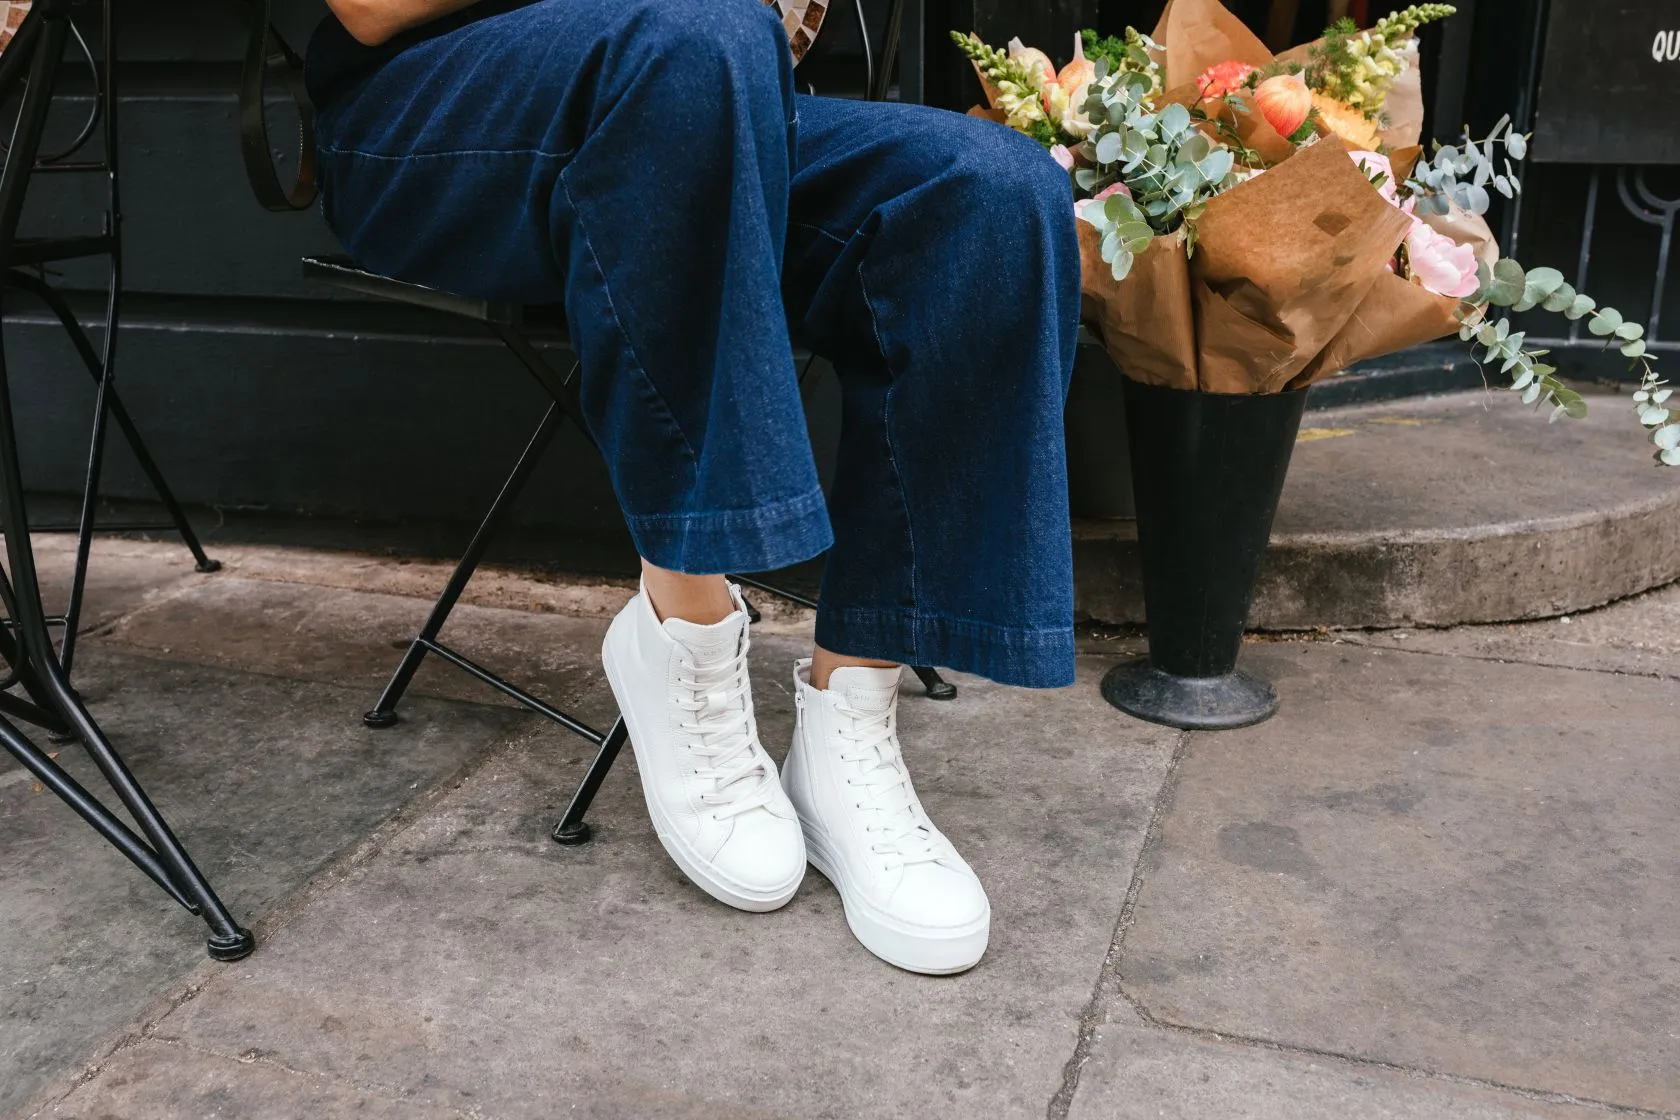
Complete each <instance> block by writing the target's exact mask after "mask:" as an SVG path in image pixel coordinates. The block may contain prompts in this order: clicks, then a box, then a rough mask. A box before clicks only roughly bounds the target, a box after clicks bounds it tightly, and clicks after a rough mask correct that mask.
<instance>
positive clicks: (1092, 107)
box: [1074, 63, 1236, 280]
mask: <svg viewBox="0 0 1680 1120" xmlns="http://www.w3.org/2000/svg"><path fill="white" fill-rule="evenodd" d="M1150 93H1151V84H1150V77H1149V76H1148V75H1145V74H1139V73H1135V72H1119V73H1110V72H1108V71H1107V67H1106V63H1098V64H1097V77H1096V79H1095V80H1094V81H1093V82H1092V83H1091V91H1090V97H1089V99H1088V100H1087V102H1086V104H1085V111H1086V114H1087V115H1088V116H1089V117H1090V119H1091V120H1092V121H1093V122H1095V123H1096V125H1097V128H1096V131H1095V132H1093V133H1092V135H1091V136H1090V138H1089V139H1087V140H1086V141H1084V142H1083V143H1082V144H1081V145H1080V146H1079V155H1080V156H1081V162H1082V163H1084V164H1086V165H1087V166H1081V167H1079V168H1078V169H1077V170H1075V171H1074V186H1075V188H1076V193H1078V194H1080V195H1081V196H1082V197H1088V196H1090V195H1094V194H1097V193H1098V192H1100V191H1102V190H1104V189H1105V188H1107V187H1109V186H1112V185H1113V184H1115V183H1123V184H1125V186H1126V188H1127V189H1128V190H1129V191H1130V192H1131V197H1129V198H1128V197H1126V196H1125V195H1123V194H1114V195H1110V196H1109V197H1108V198H1106V199H1103V200H1101V202H1091V203H1088V204H1086V205H1085V206H1083V207H1082V208H1081V210H1080V218H1081V219H1082V220H1084V221H1086V222H1089V223H1090V224H1091V225H1093V226H1095V227H1096V229H1097V231H1098V233H1099V234H1101V237H1102V259H1103V260H1104V261H1105V262H1107V263H1108V265H1109V267H1110V270H1111V272H1112V273H1113V276H1114V278H1115V279H1116V280H1121V279H1124V278H1125V276H1126V274H1127V273H1128V272H1129V271H1130V270H1131V267H1132V261H1133V260H1134V259H1135V257H1136V256H1137V254H1139V253H1141V252H1143V251H1144V250H1145V249H1147V248H1148V247H1149V244H1150V242H1151V241H1153V240H1154V238H1155V237H1157V236H1159V235H1162V234H1167V233H1172V232H1174V231H1175V230H1177V229H1179V228H1180V227H1188V228H1186V229H1185V236H1186V244H1187V247H1190V248H1193V247H1194V245H1195V230H1194V224H1193V223H1194V221H1195V219H1196V218H1197V217H1198V216H1199V215H1200V214H1201V212H1202V210H1203V208H1204V207H1206V205H1207V201H1208V199H1210V198H1212V197H1213V196H1214V195H1216V194H1218V193H1219V192H1220V191H1223V190H1227V189H1229V188H1230V187H1231V186H1232V185H1234V184H1235V182H1236V175H1235V171H1236V156H1235V154H1234V153H1233V152H1232V151H1231V149H1230V148H1228V147H1226V146H1225V145H1224V144H1221V143H1218V142H1217V141H1215V140H1212V139H1210V138H1209V137H1208V135H1207V134H1206V133H1204V132H1202V131H1201V130H1200V129H1199V128H1197V127H1196V122H1195V119H1194V118H1193V117H1192V116H1191V115H1190V110H1188V109H1186V108H1185V107H1184V106H1182V105H1168V106H1166V107H1165V108H1163V109H1161V110H1160V111H1159V112H1157V111H1155V109H1154V106H1153V102H1152V101H1151V100H1150Z"/></svg>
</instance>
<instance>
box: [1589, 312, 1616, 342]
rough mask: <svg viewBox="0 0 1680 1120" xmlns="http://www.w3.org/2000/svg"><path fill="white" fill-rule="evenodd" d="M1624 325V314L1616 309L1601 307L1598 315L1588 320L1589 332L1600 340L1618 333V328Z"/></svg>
mask: <svg viewBox="0 0 1680 1120" xmlns="http://www.w3.org/2000/svg"><path fill="white" fill-rule="evenodd" d="M1621 325H1622V313H1621V312H1620V311H1617V310H1616V309H1615V308H1614V307H1601V308H1599V309H1598V314H1596V315H1594V316H1593V317H1592V318H1591V319H1589V320H1587V330H1589V331H1591V332H1592V333H1593V334H1596V335H1598V336H1599V337H1600V338H1603V337H1605V336H1606V335H1612V334H1615V333H1616V328H1617V327H1619V326H1621Z"/></svg>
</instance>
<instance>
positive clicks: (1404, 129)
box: [1377, 39, 1423, 148]
mask: <svg viewBox="0 0 1680 1120" xmlns="http://www.w3.org/2000/svg"><path fill="white" fill-rule="evenodd" d="M1400 57H1401V58H1404V59H1405V60H1406V68H1405V69H1404V70H1402V71H1400V76H1399V77H1398V78H1395V79H1394V84H1393V85H1392V86H1390V87H1389V89H1388V96H1387V97H1385V98H1383V109H1382V122H1381V123H1382V128H1381V129H1379V130H1378V132H1377V135H1378V136H1381V137H1382V142H1383V143H1384V144H1387V145H1388V146H1389V147H1390V148H1409V147H1411V146H1413V145H1414V144H1416V143H1417V142H1418V141H1419V140H1421V139H1422V138H1423V74H1422V73H1421V72H1420V71H1419V70H1418V51H1417V41H1416V40H1415V39H1414V40H1413V41H1412V45H1411V46H1410V47H1408V48H1407V49H1406V50H1404V51H1402V52H1401V54H1400Z"/></svg>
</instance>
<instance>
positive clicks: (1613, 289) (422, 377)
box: [7, 0, 1675, 558]
mask: <svg viewBox="0 0 1680 1120" xmlns="http://www.w3.org/2000/svg"><path fill="white" fill-rule="evenodd" d="M1244 2H1248V0H1244ZM1539 3H1540V0H1481V2H1480V3H1479V4H1478V5H1477V6H1476V9H1475V10H1474V12H1473V13H1466V14H1467V15H1469V17H1470V18H1468V19H1462V20H1461V21H1460V23H1459V25H1458V26H1457V27H1456V28H1455V27H1453V26H1452V25H1451V24H1449V25H1448V29H1447V32H1446V33H1445V35H1443V33H1442V32H1440V31H1434V32H1432V33H1431V35H1430V37H1429V38H1428V39H1427V40H1426V43H1425V48H1426V50H1425V53H1426V78H1427V80H1428V81H1429V82H1431V83H1432V84H1433V85H1434V86H1435V87H1436V89H1437V99H1438V102H1439V104H1441V105H1442V106H1446V107H1449V108H1446V109H1444V110H1443V113H1442V115H1443V116H1446V115H1447V113H1448V112H1451V113H1452V115H1454V116H1459V117H1460V118H1461V119H1467V120H1469V121H1470V122H1471V123H1472V125H1474V126H1476V127H1479V128H1485V127H1486V126H1487V125H1488V124H1491V123H1492V121H1493V120H1494V119H1495V118H1496V117H1497V116H1498V115H1499V113H1500V112H1502V111H1505V110H1506V109H1508V108H1511V107H1514V106H1517V104H1518V100H1519V97H1520V95H1521V94H1522V93H1523V91H1524V90H1526V89H1528V88H1529V85H1530V81H1531V71H1530V70H1529V69H1528V67H1529V66H1530V58H1531V56H1530V54H1529V53H1528V45H1527V44H1528V42H1529V40H1528V39H1527V38H1525V36H1527V35H1529V34H1530V29H1532V28H1533V26H1534V21H1535V19H1536V18H1537V11H1538V7H1539ZM120 6H121V9H122V11H123V12H124V13H125V14H126V15H127V17H128V18H127V20H126V23H125V25H124V28H123V33H122V40H123V52H122V57H123V58H124V59H125V60H126V63H125V66H124V70H123V73H124V78H125V83H126V84H125V93H124V98H123V109H122V118H121V119H122V125H123V135H124V144H123V160H124V191H125V211H126V218H127V220H126V224H125V227H124V231H125V243H126V245H127V253H128V258H127V290H128V292H129V293H130V295H129V297H128V300H127V303H126V314H125V316H124V324H125V327H124V330H123V333H122V338H121V347H120V359H121V360H120V369H121V378H122V381H121V384H122V389H123V394H124V397H125V399H126V400H127V402H128V403H129V405H130V407H131V409H132V411H133V412H134V414H135V415H136V417H137V419H138V420H139V422H140V423H141V425H142V426H143V429H144V431H145V432H146V433H147V435H148V437H149V439H150V441H151V443H152V446H153V450H154V451H155V453H156V454H157V456H158V458H159V460H160V461H161V462H162V463H163V465H164V467H165V469H166V470H167V471H168V473H169V475H170V477H171V478H172V480H173V481H174V483H175V485H176V486H177V488H178V489H179V491H180V492H181V494H182V496H183V497H184V498H186V499H187V500H188V501H190V502H193V503H195V504H200V505H210V506H216V507H220V508H221V509H223V510H227V511H234V513H235V514H238V511H252V510H254V511H259V512H266V513H268V514H273V515H293V514H308V515H310V518H311V520H310V521H308V522H306V523H305V524H306V526H307V525H310V524H314V525H327V524H332V523H333V521H332V519H353V520H359V521H361V522H362V523H363V524H362V526H361V528H360V530H359V532H361V533H363V534H364V535H366V534H367V533H369V532H370V531H371V530H373V529H375V528H378V527H379V526H383V525H390V524H394V523H401V522H408V523H411V524H420V523H423V524H425V525H426V526H430V527H434V528H435V527H436V525H437V524H438V523H443V524H444V525H445V526H446V527H447V526H451V525H454V526H458V525H459V524H460V523H463V522H466V521H470V520H471V519H472V518H473V517H474V516H475V515H476V513H477V512H478V511H479V510H480V509H481V508H482V507H483V505H484V504H485V503H486V501H487V500H488V496H489V495H490V494H491V493H492V492H493V491H494V488H495V487H496V485H497V483H498V482H499V480H500V479H501V478H502V476H503V475H504V473H505V471H506V469H507V468H508V466H509V464H510V461H511V459H512V457H513V456H515V455H516V454H517V451H518V448H519V447H520V446H522V443H523V441H524V439H525V438H526V437H527V435H528V434H529V429H530V428H531V427H532V426H534V424H535V421H536V416H537V411H538V410H539V409H540V408H541V407H542V403H543V400H542V397H541V396H540V394H539V393H538V392H537V390H536V389H535V388H534V387H532V386H530V385H529V384H528V383H527V381H526V379H525V376H524V374H523V373H522V372H521V371H520V370H519V369H518V368H517V366H516V365H515V364H514V363H513V361H512V360H511V359H509V358H508V357H507V356H505V355H504V354H502V353H501V352H500V351H499V349H498V348H497V347H496V346H494V345H492V344H491V343H490V342H488V341H487V340H485V339H484V338H483V337H482V336H480V335H478V334H476V333H475V332H474V331H472V330H471V329H469V328H464V327H462V326H461V325H459V324H456V323H454V322H452V321H449V320H447V319H446V318H442V317H439V316H436V315H433V314H430V313H424V312H416V311H410V310H407V309H400V308H393V307H390V306H387V305H381V304H376V303H372V302H369V301H364V300H359V299H356V298H354V297H348V296H336V295H334V294H332V293H329V292H326V291H323V290H321V289H319V288H318V287H316V286H313V285H309V284H306V283H305V282H304V281H303V280H301V279H300V278H299V275H298V265H297V261H298V258H299V257H300V256H301V255H303V254H306V253H316V252H330V251H332V250H333V249H334V248H335V246H334V243H333V240H332V238H331V235H330V234H329V233H328V232H327V231H326V230H325V228H324V227H323V225H322V223H321V221H320V219H319V217H318V216H317V215H316V214H315V213H313V212H310V213H302V214H284V215H276V214H269V213H266V212H265V211H263V210H261V209H260V208H259V207H258V206H257V204H256V203H255V202H254V201H253V200H252V198H251V196H250V192H249V190H248V188H247V187H246V185H245V181H244V176H243V171H242V168H241V166H240V162H239V157H238V149H237V142H236V133H235V129H236V114H235V105H234V94H233V90H234V86H235V82H236V77H237V65H236V61H235V60H236V59H237V58H238V55H239V50H240V42H241V36H242V28H241V26H240V22H239V14H240V12H241V10H242V6H241V5H235V4H229V3H226V0H190V2H181V3H175V4H171V5H157V4H142V3H140V2H139V0H124V2H122V3H121V5H120ZM279 7H280V12H279V19H280V22H281V24H282V26H283V27H284V28H285V29H286V30H287V32H288V33H289V35H290V36H291V37H292V38H293V39H294V41H298V42H301V41H302V40H303V38H304V37H305V34H306V32H307V29H308V27H309V26H311V25H312V23H313V21H314V19H315V18H316V14H317V13H318V12H319V11H320V10H322V9H321V6H320V3H319V0H290V2H288V3H283V4H281V5H280V6H279ZM881 7H882V5H878V4H873V3H872V4H871V5H870V11H871V13H872V17H878V16H879V15H880V9H881ZM1238 7H1239V10H1241V11H1243V13H1244V14H1245V16H1246V17H1247V18H1249V19H1250V21H1251V22H1254V23H1256V24H1259V23H1260V21H1261V19H1263V18H1264V14H1265V6H1264V3H1263V0H1253V2H1251V3H1248V8H1255V9H1256V10H1255V11H1253V12H1251V11H1249V10H1248V8H1244V7H1242V6H1241V4H1239V5H1238ZM1379 7H1380V8H1383V10H1386V6H1384V5H1376V6H1374V7H1373V10H1376V8H1379ZM1159 8H1160V4H1159V3H1158V2H1157V0H1136V2H1128V3H1118V4H1116V3H1103V4H1101V5H1100V7H1099V5H1098V3H1097V0H1049V2H1044V3H1039V2H1035V3H1031V4H1028V3H1022V2H1021V0H931V2H930V3H929V4H928V7H927V11H926V17H925V20H924V22H923V23H922V25H921V26H922V32H923V34H924V38H925V65H924V66H923V67H921V70H922V74H923V76H924V77H925V80H926V90H927V94H928V99H929V100H930V101H934V102H936V103H944V104H948V105H954V106H958V107H960V106H962V105H965V104H967V103H968V102H969V101H970V100H971V99H972V97H973V88H972V75H971V74H970V73H967V72H965V70H964V69H963V67H962V66H960V65H958V64H956V63H955V61H954V52H953V51H951V50H949V48H948V47H947V45H946V44H945V42H944V34H945V30H946V29H947V28H949V27H975V28H977V29H979V30H980V31H981V32H982V34H984V35H986V36H987V37H988V38H990V39H992V40H994V41H997V42H1002V41H1003V40H1005V39H1007V38H1008V37H1009V36H1010V35H1011V34H1017V33H1018V34H1021V35H1022V36H1023V37H1024V38H1026V39H1028V40H1029V41H1035V42H1039V43H1042V44H1044V45H1046V46H1052V49H1053V50H1054V53H1055V54H1057V55H1058V56H1061V55H1064V54H1065V53H1066V50H1067V48H1066V47H1061V48H1059V49H1057V48H1054V47H1053V44H1055V43H1059V42H1061V41H1062V40H1064V39H1066V40H1067V41H1068V42H1069V43H1071V34H1072V30H1073V29H1074V28H1076V27H1078V26H1080V25H1082V24H1090V23H1096V24H1098V25H1099V26H1101V27H1102V28H1103V29H1104V30H1117V29H1118V28H1120V27H1123V26H1124V25H1125V24H1127V23H1133V24H1137V25H1139V26H1143V27H1149V26H1152V24H1153V21H1154V19H1155V17H1156V15H1157V14H1158V12H1159ZM836 16H837V17H839V16H840V13H838V12H837V13H836ZM1321 16H1322V3H1320V5H1319V7H1318V8H1314V7H1313V6H1312V4H1311V3H1310V0H1302V2H1301V3H1300V4H1299V5H1298V15H1297V23H1298V24H1299V25H1300V26H1302V27H1310V26H1312V25H1314V24H1315V23H1317V22H1319V21H1320V20H1321ZM839 30H840V33H841V35H842V36H845V37H847V38H849V37H850V28H849V27H847V26H845V25H842V26H841V27H840V29H839ZM1302 34H1304V32H1302ZM911 41H912V42H913V41H914V29H913V33H912V40H911ZM846 45H847V44H846V43H845V42H842V43H840V46H841V47H842V48H844V47H845V46H846ZM844 53H845V52H844V51H842V55H844ZM1470 63H1473V65H1472V64H1470ZM813 70H814V71H815V78H816V80H817V81H818V84H819V88H822V89H824V90H826V91H834V90H836V89H839V88H842V87H843V86H844V85H845V84H846V82H848V81H849V80H850V78H851V75H852V74H853V73H854V72H855V68H854V67H851V66H849V65H847V64H846V61H845V59H844V57H842V58H841V59H839V60H833V59H831V60H830V61H829V64H828V65H827V67H826V69H817V68H813ZM84 106H85V102H82V103H81V104H76V103H70V104H67V105H66V106H65V111H64V123H65V124H66V126H68V124H69V122H70V121H71V120H72V119H74V118H75V116H76V112H77V111H78V110H80V109H82V108H83V107H84ZM1454 106H1456V107H1457V109H1452V108H1450V107H1454ZM1449 131H1450V130H1449ZM1588 174H1589V172H1588V169H1586V168H1581V167H1569V166H1546V167H1541V166H1536V167H1532V168H1530V169H1529V174H1528V184H1529V190H1528V193H1527V196H1526V200H1525V208H1524V213H1523V215H1522V244H1523V247H1524V251H1523V259H1524V260H1525V263H1527V264H1529V265H1530V266H1533V265H1537V264H1541V263H1547V264H1553V265H1556V266H1558V267H1561V268H1563V269H1564V270H1565V271H1566V273H1568V272H1572V266H1573V262H1574V260H1575V256H1576V253H1577V251H1578V241H1579V229H1580V224H1581V216H1580V211H1581V205H1582V200H1583V199H1584V195H1585V189H1586V182H1587V177H1588ZM1653 181H1654V182H1655V181H1657V180H1653ZM87 186H91V185H90V184H89V185H87ZM1614 193H1615V192H1614V190H1608V191H1605V192H1604V194H1605V195H1607V196H1608V197H1603V198H1601V199H1600V204H1601V210H1602V211H1603V214H1602V222H1601V230H1600V237H1601V238H1603V239H1604V240H1603V242H1602V243H1601V248H1599V249H1597V250H1595V253H1596V255H1595V258H1594V260H1595V269H1594V273H1593V286H1592V288H1591V290H1593V291H1595V294H1598V295H1599V296H1600V297H1601V298H1602V299H1605V300H1607V301H1611V302H1619V303H1620V305H1621V306H1622V307H1623V309H1624V310H1625V311H1627V312H1629V314H1630V315H1642V313H1643V310H1644V305H1645V293H1646V292H1648V289H1649V276H1650V269H1651V265H1652V262H1654V257H1655V244H1654V237H1653V236H1652V233H1651V227H1649V226H1645V225H1642V224H1641V223H1639V222H1637V221H1636V220H1635V219H1633V218H1631V217H1629V216H1627V215H1626V213H1625V212H1623V211H1621V210H1620V208H1619V205H1617V204H1616V202H1615V199H1614ZM97 200H98V196H97V195H96V194H94V193H92V192H91V191H90V190H88V189H78V188H77V187H75V186H74V185H73V184H72V183H71V181H70V179H69V177H60V178H51V179H43V180H40V181H39V183H38V185H37V188H36V193H35V195H34V197H33V198H32V199H31V205H30V208H29V211H28V214H29V220H30V222H31V224H32V227H33V230H34V231H38V232H45V231H47V230H49V229H50V230H51V231H54V232H70V231H72V230H73V229H75V228H77V226H78V224H80V228H83V229H85V228H87V226H86V222H87V221H89V220H92V219H91V215H93V214H95V213H96V212H97V210H96V207H97ZM1496 217H1497V215H1496ZM63 279H64V281H65V282H66V283H68V284H69V285H70V286H72V287H78V286H79V287H83V288H91V287H92V285H93V282H94V280H95V275H94V274H93V273H91V272H89V271H86V270H80V271H78V270H75V269H69V270H66V272H65V274H64V277H63ZM1672 295H1673V294H1672V293H1671V298H1672ZM7 307H8V312H9V314H10V315H11V316H13V318H12V319H11V321H10V322H9V325H8V332H7V333H8V336H9V356H10V358H11V361H12V368H13V371H14V379H15V384H16V390H17V393H18V399H19V404H20V408H21V409H22V411H23V414H24V417H25V425H24V428H23V435H24V439H25V453H26V456H27V459H26V462H27V464H28V470H29V477H30V483H31V488H32V489H33V490H34V491H37V492H40V493H43V494H69V493H73V492H75V491H76V490H78V489H79V486H80V482H81V469H82V462H83V454H84V451H83V445H84V443H85V438H86V436H85V433H86V426H87V421H88V417H89V413H90V410H91V404H92V397H91V393H90V392H89V391H88V387H87V384H86V379H85V377H84V376H83V375H82V373H81V372H80V371H79V369H78V368H77V367H76V366H75V365H74V364H73V358H72V355H71V353H70V350H69V347H68V345H67V343H65V342H64V341H63V339H62V337H61V336H60V335H59V333H58V332H57V330H56V329H55V328H53V327H51V326H50V324H48V323H47V322H46V321H45V320H44V318H42V317H40V316H38V315H35V314H34V313H33V311H32V309H29V308H27V307H26V306H24V305H23V304H22V303H21V301H19V300H13V301H11V302H9V303H8V305H7ZM87 308H88V310H89V311H90V313H91V311H92V310H93V304H92V303H91V302H90V303H88V304H87ZM1670 321H1671V322H1673V321H1675V320H1673V319H1671V320H1670ZM812 396H813V400H812V405H813V407H812V416H813V420H814V437H815V441H816V443H817V445H818V449H819V459H821V460H823V461H826V458H827V456H826V454H824V452H825V451H826V449H827V448H828V447H830V446H831V445H832V441H833V438H834V434H835V433H834V431H833V423H832V419H831V418H832V416H833V415H834V408H833V397H834V387H833V385H832V379H831V378H826V377H825V378H821V379H820V380H819V382H818V384H817V386H816V389H815V391H814V393H813V394H812ZM106 490H107V491H108V492H109V493H111V494H113V495H116V496H120V497H142V496H144V495H145V489H144V487H143V485H142V482H141V480H140V478H139V477H138V475H137V472H136V471H135V470H134V469H133V467H132V464H131V463H130V462H129V461H128V459H127V457H126V455H124V454H121V453H120V452H118V453H115V454H114V455H113V458H112V459H111V460H110V466H109V468H108V471H107V480H106ZM523 517H524V519H525V520H526V522H527V523H529V524H532V525H544V526H548V527H550V528H552V529H554V530H558V531H565V532H568V533H571V534H573V535H574V536H576V535H577V534H579V533H581V534H582V535H584V536H586V537H589V538H591V539H596V540H598V541H600V542H601V547H602V548H603V549H605V550H606V553H607V554H610V555H612V556H615V557H619V558H622V557H623V555H624V553H623V547H624V539H623V535H622V531H621V528H620V526H619V522H618V515H617V512H616V508H615V506H614V504H613V502H612V499H611V494H610V491H609V489H608V487H607V483H606V478H605V473H604V471H603V469H602V468H601V466H600V464H599V462H598V461H597V460H596V458H595V456H594V455H593V453H592V452H591V451H590V450H589V449H588V447H587V446H586V445H585V443H584V441H583V440H582V439H581V438H580V437H579V436H577V435H576V433H567V434H566V435H565V436H564V437H563V438H562V440H561V441H560V443H559V444H558V446H557V447H556V449H555V451H554V452H552V453H551V457H550V459H549V461H548V462H547V464H546V465H545V467H544V469H543V470H542V472H541V473H540V474H539V476H538V478H537V479H536V481H535V483H534V484H533V487H532V490H531V493H530V494H529V496H528V498H527V500H526V501H525V503H524V505H523ZM236 519H237V518H236ZM244 520H245V521H247V522H248V521H249V520H250V517H249V515H248V514H246V515H244ZM397 539H399V540H402V541H405V542H407V543H410V544H413V543H416V542H418V543H419V544H420V546H421V547H425V548H434V547H435V548H439V549H442V550H444V551H447V550H448V549H449V548H450V547H452V545H453V544H454V543H455V538H454V537H453V536H452V535H451V533H450V532H449V531H444V532H442V533H440V534H438V535H435V536H425V535H422V536H419V537H416V536H414V535H412V534H410V535H409V536H407V537H404V536H403V535H402V534H401V533H399V534H398V535H397Z"/></svg>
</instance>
